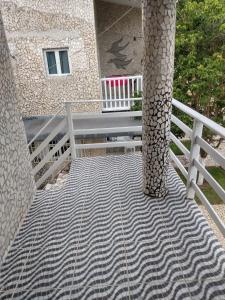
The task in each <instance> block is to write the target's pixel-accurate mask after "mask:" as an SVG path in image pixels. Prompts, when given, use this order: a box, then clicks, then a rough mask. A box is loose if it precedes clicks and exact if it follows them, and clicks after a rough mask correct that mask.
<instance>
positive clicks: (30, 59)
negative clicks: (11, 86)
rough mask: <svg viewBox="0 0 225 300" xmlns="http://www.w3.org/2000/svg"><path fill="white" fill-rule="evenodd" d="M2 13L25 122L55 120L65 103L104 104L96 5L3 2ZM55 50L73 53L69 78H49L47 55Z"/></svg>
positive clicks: (66, 0)
mask: <svg viewBox="0 0 225 300" xmlns="http://www.w3.org/2000/svg"><path fill="white" fill-rule="evenodd" d="M0 9H1V10H2V15H3V21H4V25H5V30H6V36H7V40H8V44H9V49H10V55H11V58H12V62H13V70H14V74H15V81H16V88H17V95H18V99H19V108H20V111H21V112H22V114H23V117H29V116H33V115H52V114H54V113H56V111H57V110H58V109H59V108H60V107H61V106H62V102H63V101H73V100H85V99H99V97H100V85H99V72H98V61H97V50H96V35H95V17H94V7H93V0H82V1H81V0H63V1H62V0H39V1H37V0H3V1H1V2H0ZM50 48H68V49H69V52H68V53H69V60H70V64H71V74H70V75H67V76H48V75H47V72H46V66H45V61H44V54H43V49H50ZM86 110H89V111H93V110H94V111H96V110H99V105H97V106H96V105H95V106H93V105H91V104H88V105H87V107H86Z"/></svg>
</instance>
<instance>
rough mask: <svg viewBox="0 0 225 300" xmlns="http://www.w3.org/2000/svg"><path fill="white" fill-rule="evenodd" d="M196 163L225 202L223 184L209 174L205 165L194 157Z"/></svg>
mask: <svg viewBox="0 0 225 300" xmlns="http://www.w3.org/2000/svg"><path fill="white" fill-rule="evenodd" d="M194 165H195V167H196V168H197V169H198V171H199V172H200V173H202V175H203V177H204V178H205V179H206V180H207V182H208V183H209V184H210V185H211V187H212V188H213V189H214V191H215V192H216V193H217V195H218V196H219V197H220V198H221V199H222V200H223V201H224V203H225V191H224V189H223V188H222V186H221V185H220V184H219V183H218V182H217V181H216V180H215V179H214V178H213V177H212V176H211V175H210V174H209V172H208V171H207V170H206V169H205V168H204V167H203V165H202V164H201V163H200V162H199V161H197V160H196V159H194Z"/></svg>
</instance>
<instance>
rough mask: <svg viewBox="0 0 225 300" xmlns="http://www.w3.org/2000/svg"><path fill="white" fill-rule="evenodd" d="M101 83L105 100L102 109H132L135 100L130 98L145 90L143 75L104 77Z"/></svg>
mask: <svg viewBox="0 0 225 300" xmlns="http://www.w3.org/2000/svg"><path fill="white" fill-rule="evenodd" d="M100 85H101V98H102V100H104V101H103V103H102V104H103V105H102V111H123V110H130V107H131V105H132V104H133V101H128V99H131V98H134V97H135V96H137V94H139V93H140V92H142V90H143V80H142V75H136V76H117V77H109V78H102V79H101V80H100ZM113 100H118V101H113Z"/></svg>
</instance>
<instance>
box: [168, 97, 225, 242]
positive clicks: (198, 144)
mask: <svg viewBox="0 0 225 300" xmlns="http://www.w3.org/2000/svg"><path fill="white" fill-rule="evenodd" d="M173 105H174V106H175V107H176V108H178V109H179V110H181V111H182V112H184V113H185V114H187V115H188V116H190V117H191V118H192V119H193V128H192V129H191V128H189V127H187V125H186V124H184V123H183V122H182V121H180V120H179V119H177V118H176V117H174V116H173V117H172V121H173V122H174V123H175V124H176V125H177V126H178V127H179V128H181V129H182V130H183V131H184V132H185V133H186V134H187V135H188V136H189V137H190V139H191V149H190V151H189V150H188V149H187V148H186V147H185V146H184V145H182V147H181V145H180V143H179V140H178V139H177V138H176V137H172V140H173V141H174V142H175V143H176V145H177V146H178V147H179V149H180V150H181V151H182V152H183V153H184V155H185V156H186V157H187V158H188V159H189V168H188V170H186V169H185V168H184V167H183V165H182V164H181V162H180V161H179V159H178V158H177V157H176V156H175V154H174V153H173V152H172V150H170V153H171V158H172V159H173V161H174V162H175V163H176V165H177V167H178V168H179V169H180V171H181V172H182V174H183V175H184V177H185V178H186V180H187V198H189V199H194V197H195V193H196V194H197V196H198V198H199V199H200V200H201V202H202V204H203V205H205V207H206V208H207V210H208V212H209V214H210V216H211V217H212V219H213V220H214V222H215V223H216V224H217V226H218V228H219V229H220V231H221V232H222V234H223V235H224V236H225V226H224V224H223V222H222V220H221V219H220V217H219V216H218V214H217V213H216V211H215V210H214V209H213V206H212V205H211V204H210V202H209V201H208V199H207V198H206V196H205V194H204V193H203V192H202V191H201V189H200V187H199V186H198V185H197V177H198V174H199V173H201V174H202V175H203V177H204V178H205V180H206V181H207V182H208V183H209V185H210V186H211V187H212V188H213V190H214V191H215V192H216V193H217V195H218V196H219V197H220V198H221V199H222V200H223V202H224V203H225V191H224V189H223V188H222V187H221V185H220V184H219V183H218V182H217V181H216V180H215V179H214V178H213V177H212V176H211V175H210V173H209V172H208V171H207V169H206V168H205V167H204V166H203V165H202V164H201V162H200V159H199V158H200V149H201V148H202V149H203V150H204V151H205V152H206V153H208V154H209V155H210V156H211V157H212V158H213V159H214V160H215V162H217V163H218V164H219V165H220V166H221V167H222V168H224V169H225V157H223V156H222V155H221V154H220V153H219V152H218V151H217V150H216V149H214V148H213V147H212V146H211V145H209V144H208V143H207V142H206V141H205V140H204V139H203V138H202V133H203V128H204V126H205V127H207V128H208V129H210V130H211V131H212V132H213V133H214V134H217V135H219V136H220V137H222V138H223V139H225V128H224V127H222V126H220V125H219V124H217V123H215V122H214V121H212V120H210V119H208V118H206V117H204V116H203V115H201V114H200V113H198V112H196V111H195V110H193V109H191V108H190V107H188V106H186V105H184V104H182V103H181V102H179V101H177V100H175V99H173Z"/></svg>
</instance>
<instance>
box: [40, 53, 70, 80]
mask: <svg viewBox="0 0 225 300" xmlns="http://www.w3.org/2000/svg"><path fill="white" fill-rule="evenodd" d="M44 56H45V61H46V68H47V73H48V75H66V74H70V65H69V58H68V49H58V50H44Z"/></svg>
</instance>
